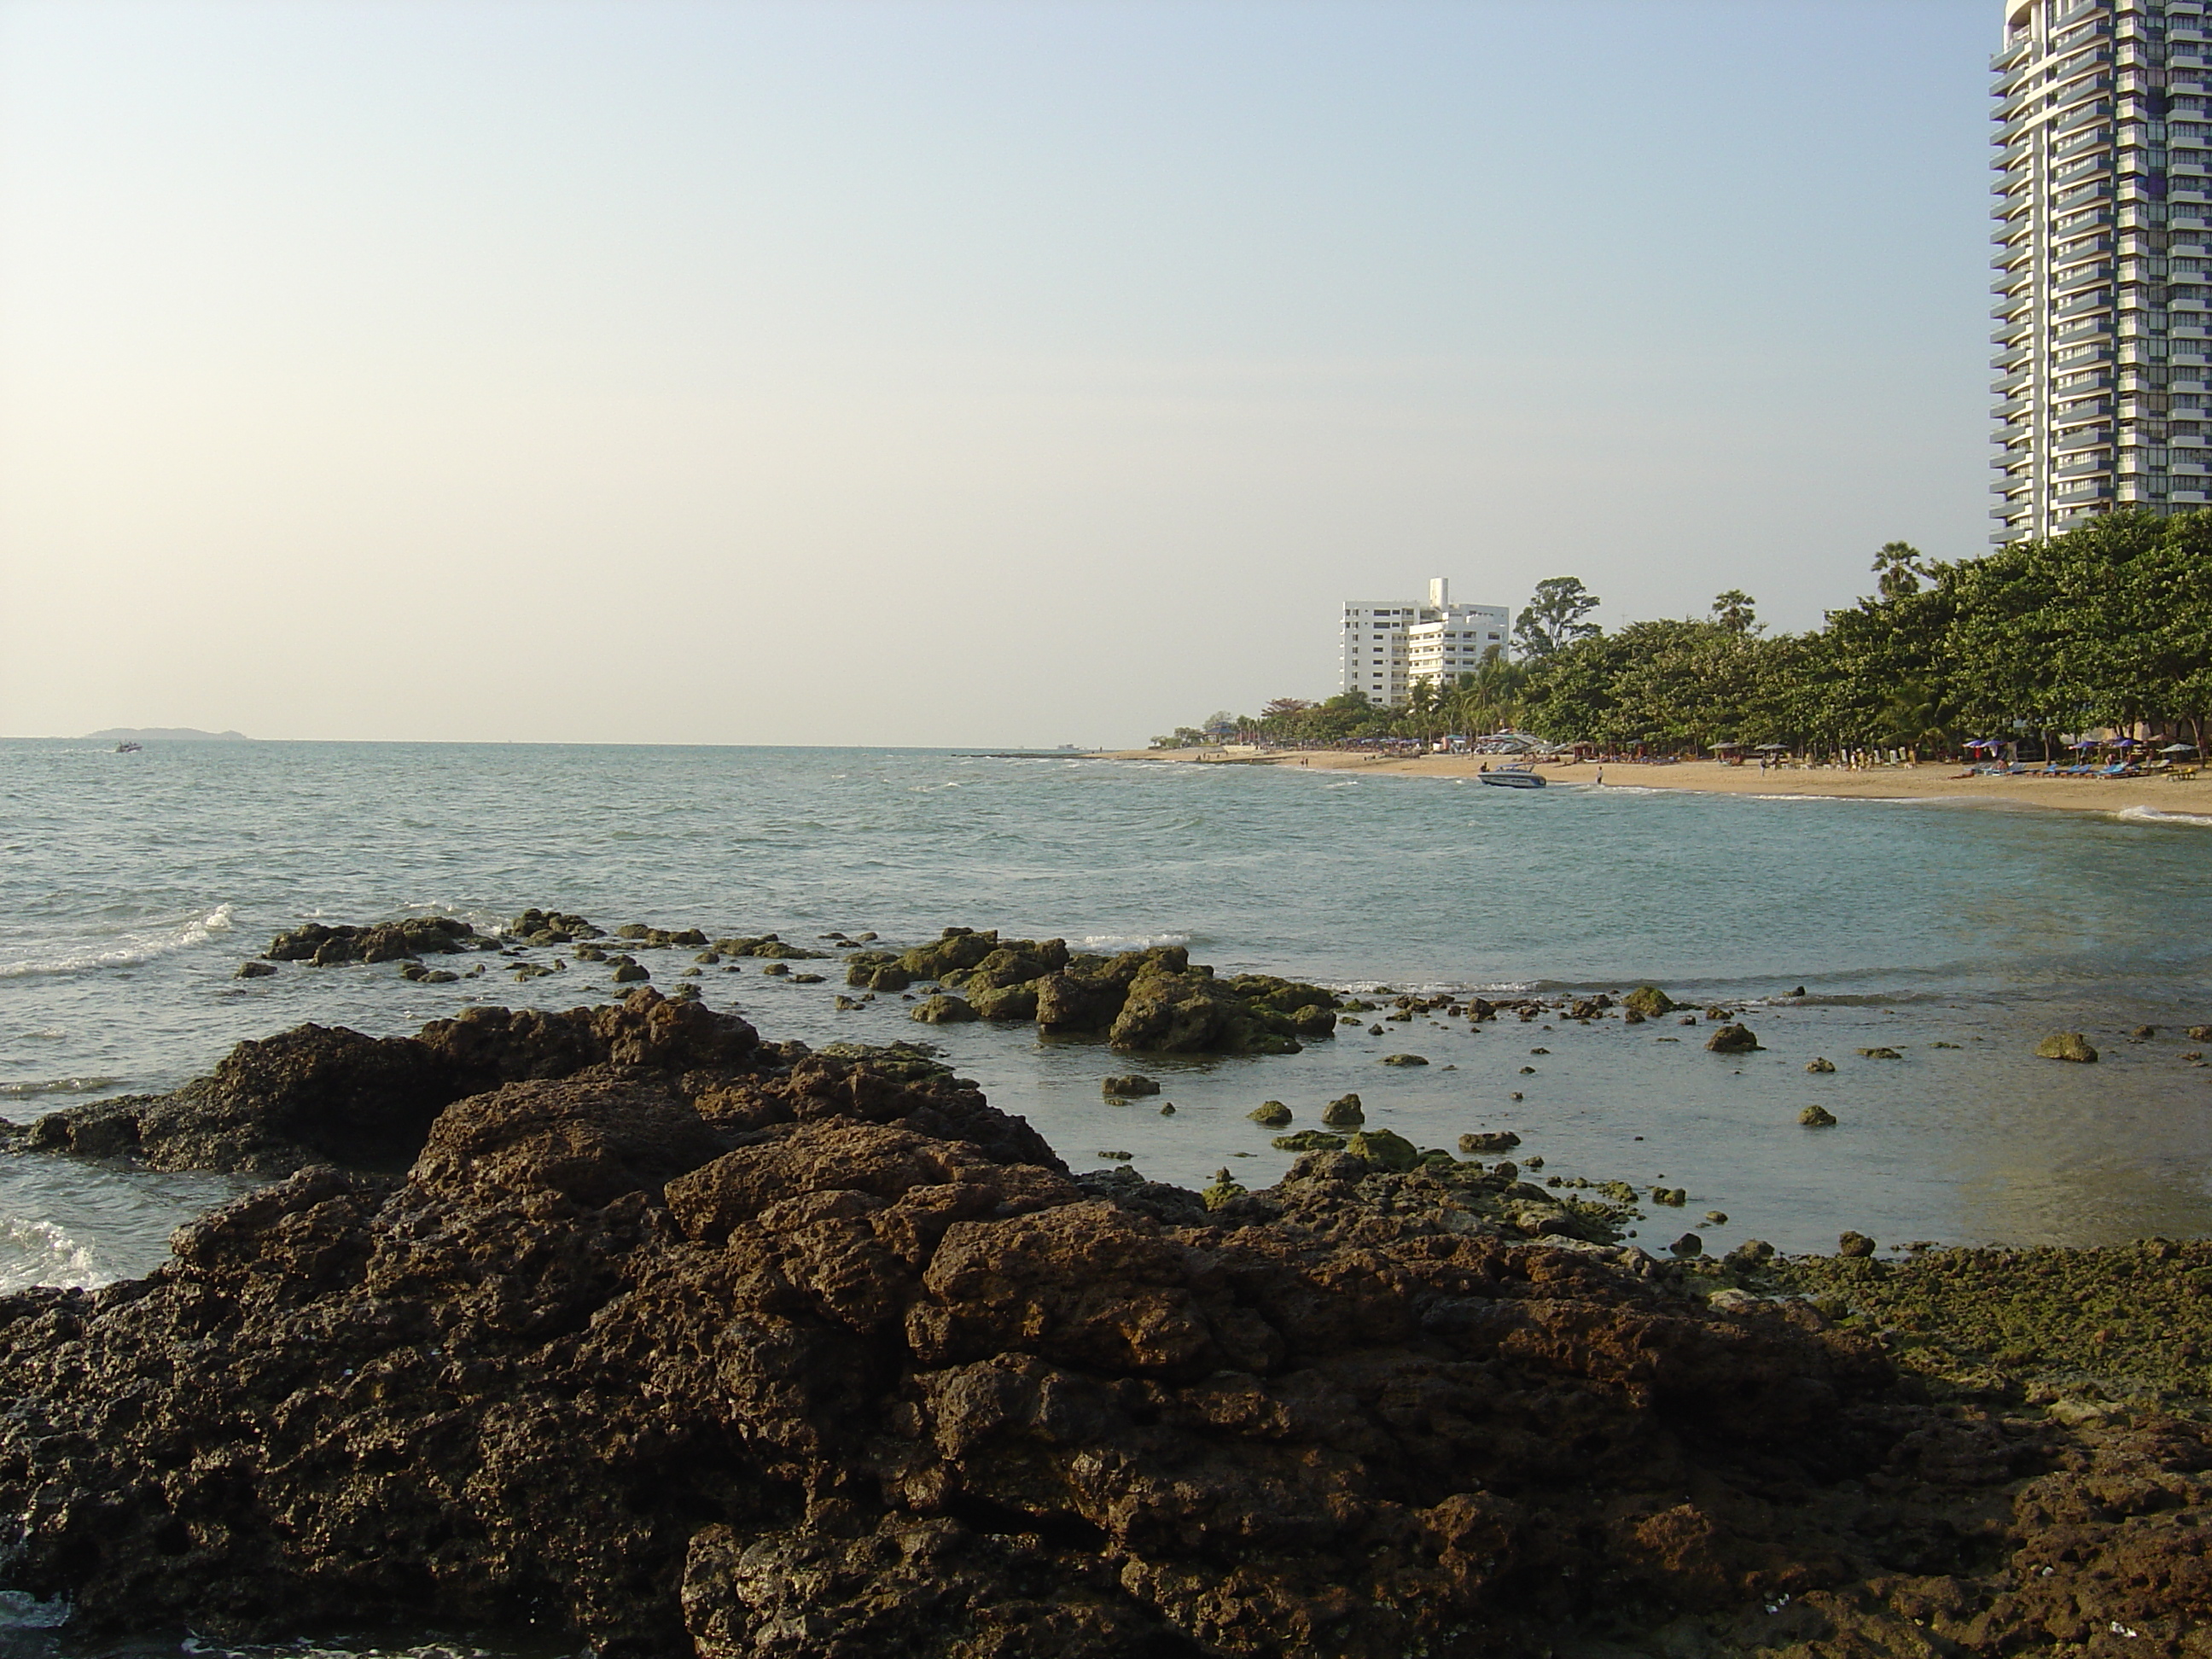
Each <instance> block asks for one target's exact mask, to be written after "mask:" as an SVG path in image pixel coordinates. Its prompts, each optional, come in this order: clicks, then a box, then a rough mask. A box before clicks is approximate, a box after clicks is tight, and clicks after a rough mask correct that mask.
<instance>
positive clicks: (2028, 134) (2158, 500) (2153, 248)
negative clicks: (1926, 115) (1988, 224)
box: [1990, 0, 2212, 542]
mask: <svg viewBox="0 0 2212 1659" xmlns="http://www.w3.org/2000/svg"><path fill="white" fill-rule="evenodd" d="M1990 69H1991V70H1993V71H1995V73H1996V86H1995V88H1994V91H1995V93H1996V112H1995V114H1996V122H1997V127H1996V135H1995V143H1996V146H1997V153H1996V159H1995V161H1993V162H1992V163H1991V165H1992V166H1993V167H1996V169H1997V170H1998V173H1999V175H2000V176H1999V179H1998V182H1997V184H1996V193H1997V206H1996V219H1997V228H1996V242H1997V257H1996V259H1995V260H1994V261H1993V262H1992V263H1993V264H1995V265H1996V272H1997V280H1996V283H1995V284H1994V285H1993V288H1992V291H1993V292H1994V293H1995V294H1996V295H1997V296H1998V299H1997V304H1996V309H1995V310H1993V311H1992V312H1991V313H1990V315H1991V316H1993V317H1995V318H1996V319H1997V325H1998V326H1997V331H1996V333H1995V334H1993V335H1991V336H1990V339H1991V340H1992V342H1993V343H1995V344H1996V347H1997V348H1998V355H1997V356H1996V359H1995V360H1994V362H1993V367H1994V368H1996V372H1997V375H1998V378H1997V380H1996V383H1995V384H1994V385H1993V386H1991V387H1990V390H1991V391H1992V392H1994V393H1995V394H1996V398H1997V404H1996V409H1995V410H1993V411H1992V412H1993V413H1994V414H1995V416H1996V421H1997V430H1996V442H1997V446H1998V449H1999V453H1998V454H1997V456H1996V459H1995V460H1994V462H1993V463H1992V465H1995V466H1996V467H1997V468H1998V469H1999V476H1998V478H1997V481H1996V483H1995V484H1994V485H1992V486H1991V488H1992V489H1993V491H1994V492H1995V494H1996V496H1997V497H1998V500H1997V502H1996V506H1995V507H1993V508H1992V509H1991V511H1990V517H1991V518H1992V519H1995V520H1997V523H1998V528H1997V530H1996V533H1995V534H1994V535H1992V536H1991V537H1990V540H1992V541H1996V542H2009V541H2015V540H2018V539H2019V538H2021V537H2025V536H2046V535H2050V534H2051V533H2052V532H2057V531H2060V530H2063V529H2065V528H2066V527H2067V526H2069V525H2070V524H2073V523H2075V522H2076V521H2077V520H2080V519H2081V517H2082V516H2083V515H2085V514H2087V513H2100V512H2104V511H2106V510H2107V509H2108V508H2110V507H2113V506H2114V505H2120V506H2127V507H2145V508H2148V509H2149V510H2151V511H2153V512H2159V513H2165V512H2172V511H2174V510H2176V509H2178V508H2184V507H2194V506H2197V505H2200V504H2202V503H2203V502H2204V501H2206V499H2207V490H2208V487H2212V329H2208V327H2207V325H2208V323H2212V40H2208V36H2207V34H2206V32H2205V27H2204V8H2203V5H2201V4H2197V3H2193V0H2192V3H2184V0H2025V3H2023V0H2005V8H2004V50H2003V51H2002V52H1999V53H1998V54H1997V55H1996V57H1995V58H1992V59H1990Z"/></svg>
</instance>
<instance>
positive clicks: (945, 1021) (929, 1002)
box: [909, 994, 978, 1025]
mask: <svg viewBox="0 0 2212 1659" xmlns="http://www.w3.org/2000/svg"><path fill="white" fill-rule="evenodd" d="M909 1018H915V1019H918V1020H921V1021H922V1022H923V1023H924V1024H929V1025H963V1024H967V1023H968V1022H969V1021H971V1020H973V1019H975V1018H978V1016H977V1014H976V1012H975V1009H974V1008H972V1007H970V1006H969V1005H968V1004H967V1003H966V1002H964V1001H963V1000H961V999H960V998H958V997H949V996H945V995H943V994H939V995H937V996H932V997H924V998H923V999H922V1000H921V1001H920V1002H917V1003H915V1005H914V1007H913V1009H912V1010H911V1011H910V1013H909Z"/></svg>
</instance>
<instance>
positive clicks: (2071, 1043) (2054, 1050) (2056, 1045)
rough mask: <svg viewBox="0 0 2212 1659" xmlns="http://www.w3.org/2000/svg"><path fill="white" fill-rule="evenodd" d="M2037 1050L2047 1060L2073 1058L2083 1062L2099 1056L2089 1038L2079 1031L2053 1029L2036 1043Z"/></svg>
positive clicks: (2085, 1062)
mask: <svg viewBox="0 0 2212 1659" xmlns="http://www.w3.org/2000/svg"><path fill="white" fill-rule="evenodd" d="M2035 1052H2036V1053H2037V1054H2039V1055H2040V1056H2041V1057H2042V1058H2043V1059H2045V1060H2076V1061H2079V1062H2081V1063H2082V1064H2087V1063H2089V1062H2091V1061H2093V1060H2095V1059H2096V1058H2097V1051H2096V1049H2095V1048H2092V1047H2091V1046H2090V1043H2089V1039H2088V1038H2087V1037H2085V1036H2082V1035H2081V1032H2079V1031H2053V1032H2052V1033H2051V1035H2050V1036H2046V1037H2045V1038H2044V1039H2043V1041H2042V1042H2039V1043H2037V1044H2036V1045H2035Z"/></svg>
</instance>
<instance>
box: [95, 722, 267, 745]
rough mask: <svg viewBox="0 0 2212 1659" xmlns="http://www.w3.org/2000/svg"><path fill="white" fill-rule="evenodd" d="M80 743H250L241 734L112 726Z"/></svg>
mask: <svg viewBox="0 0 2212 1659" xmlns="http://www.w3.org/2000/svg"><path fill="white" fill-rule="evenodd" d="M78 741H79V742H81V743H252V741H253V739H252V738H249V737H247V736H246V733H245V732H203V731H201V730H200V729H199V728H198V727H197V726H110V727H109V728H108V729H107V730H106V731H105V732H86V733H85V734H84V736H83V737H82V738H79V739H78Z"/></svg>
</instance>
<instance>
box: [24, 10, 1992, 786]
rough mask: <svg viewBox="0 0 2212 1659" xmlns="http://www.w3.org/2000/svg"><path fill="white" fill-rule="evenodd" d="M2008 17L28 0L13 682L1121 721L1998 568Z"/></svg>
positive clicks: (572, 716)
mask: <svg viewBox="0 0 2212 1659" xmlns="http://www.w3.org/2000/svg"><path fill="white" fill-rule="evenodd" d="M1996 10H1997V9H1996V7H1994V6H1991V5H1989V4H1987V3H1985V0H1747V3H1718V0H1633V3H1584V0H1521V3H1513V4H1493V3H1484V0H1458V3H1410V0H1352V3H1296V0H1253V3H1242V0H1158V3H1148V0H1097V3H1051V0H1007V3H997V4H957V3H903V0H809V3H786V4H754V3H742V0H722V3H699V4H677V3H663V0H609V3H560V0H516V3H479V0H378V3H315V0H268V3H240V4H211V3H194V0H149V3H139V4H129V3H111V0H46V3H38V0H0V732H9V733H14V734H19V735H35V734H66V733H74V732H82V731H87V730H90V729H93V728H94V727H98V726H111V725H148V726H152V725H190V726H206V727H210V728H218V729H219V728H222V727H226V726H235V727H238V728H240V729H242V730H244V731H246V732H249V733H251V734H252V735H255V736H258V737H288V738H465V739H475V738H488V739H502V738H517V739H529V740H538V739H547V740H574V741H650V742H664V741H665V742H712V743H837V744H842V743H886V744H937V743H943V744H1018V743H1020V744H1031V743H1034V744H1052V743H1060V742H1071V743H1083V744H1092V743H1101V744H1119V743H1126V742H1131V741H1141V740H1142V739H1143V738H1146V737H1147V736H1149V735H1150V734H1152V733H1153V732H1160V731H1164V730H1166V729H1167V728H1168V727H1170V726H1173V725H1176V724H1178V723H1183V722H1187V721H1189V720H1194V719H1196V718H1198V717H1200V716H1202V715H1204V714H1206V713H1207V712H1208V711H1210V710H1212V709H1214V708H1220V707H1225V706H1226V707H1233V708H1239V709H1249V708H1256V707H1257V706H1258V705H1259V704H1260V703H1261V702H1263V701H1265V700H1266V699H1267V698H1268V697H1270V696H1278V695H1283V694H1297V695H1305V696H1322V695H1327V694H1328V693H1329V692H1331V691H1333V690H1334V689H1335V684H1334V676H1335V671H1336V664H1335V641H1336V635H1335V625H1336V607H1337V605H1338V604H1339V602H1340V600H1341V599H1344V598H1345V597H1346V596H1353V595H1357V596H1363V597H1364V596H1380V595H1386V594H1391V593H1396V592H1405V593H1413V592H1417V591H1419V587H1420V585H1421V584H1422V583H1423V582H1425V580H1426V578H1428V577H1429V576H1431V575H1432V574H1445V575H1449V576H1450V577H1451V578H1452V580H1453V586H1454V593H1455V597H1456V598H1460V599H1469V600H1478V601H1488V602H1492V603H1498V604H1510V605H1516V606H1518V605H1520V604H1522V603H1523V602H1524V601H1525V599H1526V597H1527V594H1528V589H1529V587H1530V586H1531V585H1532V584H1533V583H1534V581H1536V580H1539V579H1541V578H1542V577H1545V576H1550V575H1556V574H1576V575H1579V576H1581V577H1583V579H1584V580H1586V581H1587V582H1588V583H1589V585H1590V586H1591V587H1592V588H1593V589H1595V591H1596V592H1599V593H1600V594H1601V595H1602V596H1603V598H1604V599H1605V602H1606V603H1605V606H1604V609H1603V611H1601V612H1600V613H1599V614H1600V619H1601V620H1602V621H1606V622H1608V623H1620V622H1623V621H1626V620H1630V619H1632V618H1634V617H1639V616H1650V615H1658V614H1674V615H1680V614H1685V613H1688V612H1699V613H1702V612H1703V611H1704V610H1705V606H1706V605H1707V604H1708V603H1709V602H1710V600H1711V596H1712V595H1713V594H1714V593H1715V592H1717V590H1719V589H1722V588H1725V587H1731V586H1741V587H1743V588H1746V589H1748V590H1749V591H1750V592H1752V593H1753V594H1754V595H1756V596H1757V598H1758V599H1759V601H1760V613H1761V615H1762V617H1764V618H1765V619H1766V620H1768V621H1770V622H1771V623H1775V624H1777V625H1778V626H1784V627H1793V628H1794V627H1802V626H1805V625H1807V624H1809V623H1814V622H1816V621H1817V620H1818V618H1819V617H1820V612H1821V611H1822V610H1823V609H1824V608H1826V607H1829V606H1832V605H1844V604H1848V603H1850V601H1851V600H1852V599H1854V598H1855V597H1856V596H1857V595H1858V594H1859V593H1862V592H1866V591H1868V589H1869V586H1870V581H1869V577H1868V575H1867V574H1866V567H1867V563H1868V560H1869V556H1870V555H1871V554H1872V552H1873V550H1875V547H1877V546H1878V545H1879V544H1881V543H1882V542H1884V541H1886V540H1888V539H1890V538H1893V537H1903V538H1907V539H1909V540H1911V541H1913V542H1915V543H1916V544H1918V545H1919V546H1920V547H1921V548H1923V550H1926V551H1928V552H1929V553H1931V554H1935V555H1938V556H1946V557H1957V556H1965V555H1972V554H1976V553H1979V552H1982V551H1984V550H1986V545H1987V544H1986V538H1987V534H1988V531H1989V526H1990V521H1989V520H1988V519H1987V517H1986V511H1987V507H1988V501H1989V497H1988V494H1987V483H1988V478H1989V471H1988V466H1987V458H1988V453H1989V452H1988V430H1989V421H1988V418H1987V407H1988V404H1989V398H1988V395H1987V391H1986V385H1985V383H1986V382H1987V380H1989V378H1990V375H1989V372H1988V370H1987V368H1986V363H1987V360H1988V357H1989V355H1990V348H1989V345H1988V343H1987V335H1988V332H1989V329H1990V323H1989V321H1988V319H1987V315H1986V313H1987V310H1988V306H1989V303H1990V301H1989V299H1988V294H1987V289H1988V283H1989V270H1988V258H1989V244H1988V234H1989V219H1988V216H1987V214H1988V203H1989V197H1988V180H1989V179H1990V173H1989V171H1988V160H1989V154H1990V152H1989V148H1988V143H1987V138H1988V131H1989V122H1988V119H1987V87H1988V75H1987V59H1988V54H1989V52H1990V50H1991V49H1992V46H1993V43H1994V40H1995V36H1996Z"/></svg>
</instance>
